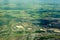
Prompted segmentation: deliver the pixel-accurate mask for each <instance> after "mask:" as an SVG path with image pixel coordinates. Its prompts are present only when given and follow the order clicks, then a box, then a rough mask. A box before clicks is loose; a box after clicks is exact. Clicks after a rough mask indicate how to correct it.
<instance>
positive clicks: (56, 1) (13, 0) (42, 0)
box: [0, 0, 60, 4]
mask: <svg viewBox="0 0 60 40" xmlns="http://www.w3.org/2000/svg"><path fill="white" fill-rule="evenodd" d="M3 1H5V2H6V0H0V3H2V2H3ZM8 1H9V3H29V4H30V3H52V4H60V0H8Z"/></svg>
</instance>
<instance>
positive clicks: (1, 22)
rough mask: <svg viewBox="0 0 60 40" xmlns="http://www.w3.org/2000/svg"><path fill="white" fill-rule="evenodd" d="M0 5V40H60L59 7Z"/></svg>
mask: <svg viewBox="0 0 60 40" xmlns="http://www.w3.org/2000/svg"><path fill="white" fill-rule="evenodd" d="M0 5H1V6H0V40H60V5H58V4H32V5H28V4H27V5H25V4H24V5H22V4H19V3H17V4H7V3H5V4H4V5H3V4H1V3H0Z"/></svg>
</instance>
